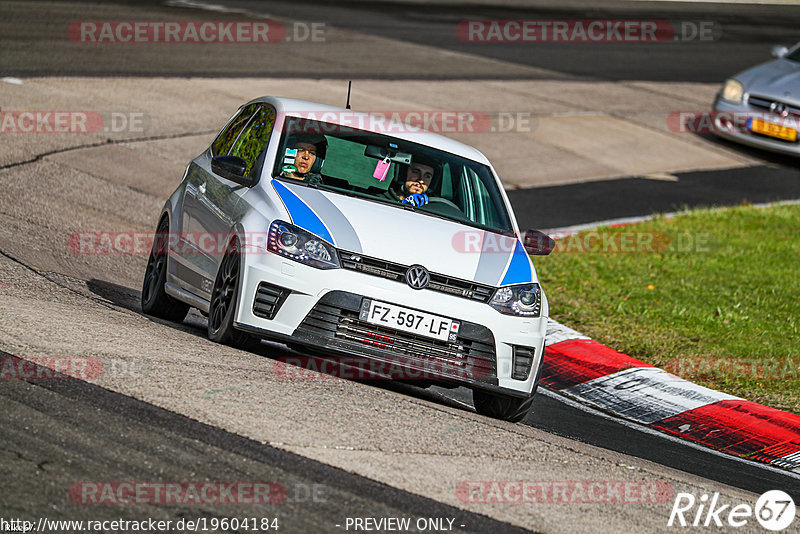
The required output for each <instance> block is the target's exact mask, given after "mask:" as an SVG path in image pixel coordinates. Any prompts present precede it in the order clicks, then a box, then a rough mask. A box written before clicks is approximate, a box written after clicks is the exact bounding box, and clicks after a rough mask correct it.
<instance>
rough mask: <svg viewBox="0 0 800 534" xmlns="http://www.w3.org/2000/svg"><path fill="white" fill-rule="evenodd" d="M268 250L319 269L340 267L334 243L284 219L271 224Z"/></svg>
mask: <svg viewBox="0 0 800 534" xmlns="http://www.w3.org/2000/svg"><path fill="white" fill-rule="evenodd" d="M267 250H269V251H270V252H274V253H275V254H278V255H279V256H283V257H284V258H289V259H290V260H294V261H297V262H300V263H305V264H306V265H310V266H311V267H316V268H317V269H338V268H339V255H338V254H337V253H336V248H334V246H333V245H331V244H330V243H328V242H327V241H325V240H323V239H322V238H320V237H318V236H315V235H314V234H312V233H311V232H307V231H306V230H303V229H302V228H298V227H297V226H295V225H293V224H289V223H285V222H283V221H274V222H273V223H272V224H271V225H269V237H268V238H267Z"/></svg>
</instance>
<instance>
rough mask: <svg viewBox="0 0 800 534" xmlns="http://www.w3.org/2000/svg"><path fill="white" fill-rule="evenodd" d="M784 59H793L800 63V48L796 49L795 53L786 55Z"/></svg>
mask: <svg viewBox="0 0 800 534" xmlns="http://www.w3.org/2000/svg"><path fill="white" fill-rule="evenodd" d="M783 57H784V59H791V60H792V61H797V62H798V63H800V46H799V47H797V48H795V49H794V52H792V53H791V54H786V55H785V56H783Z"/></svg>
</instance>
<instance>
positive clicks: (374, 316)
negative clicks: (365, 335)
mask: <svg viewBox="0 0 800 534" xmlns="http://www.w3.org/2000/svg"><path fill="white" fill-rule="evenodd" d="M359 318H360V319H361V320H362V321H366V322H368V323H370V324H375V325H379V326H385V327H386V328H394V329H395V330H402V331H403V332H409V333H411V334H417V335H419V336H425V337H432V338H434V339H440V340H442V341H455V340H456V338H457V336H458V328H459V326H460V325H461V323H459V322H458V321H454V320H452V319H448V318H446V317H440V316H438V315H433V314H432V313H426V312H421V311H418V310H411V309H409V308H404V307H402V306H398V305H396V304H388V303H386V302H380V301H377V300H372V299H364V300H363V301H362V302H361V311H360V313H359Z"/></svg>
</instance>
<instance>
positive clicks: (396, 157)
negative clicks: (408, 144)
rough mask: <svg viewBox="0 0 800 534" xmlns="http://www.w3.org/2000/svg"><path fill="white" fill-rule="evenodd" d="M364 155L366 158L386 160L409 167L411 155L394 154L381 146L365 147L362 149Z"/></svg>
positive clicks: (403, 153) (394, 152) (404, 153)
mask: <svg viewBox="0 0 800 534" xmlns="http://www.w3.org/2000/svg"><path fill="white" fill-rule="evenodd" d="M364 155H365V156H367V157H368V158H375V159H386V158H389V161H393V162H395V163H402V164H404V165H411V154H408V153H406V152H396V151H393V150H390V149H388V148H384V147H382V146H375V145H367V148H365V149H364Z"/></svg>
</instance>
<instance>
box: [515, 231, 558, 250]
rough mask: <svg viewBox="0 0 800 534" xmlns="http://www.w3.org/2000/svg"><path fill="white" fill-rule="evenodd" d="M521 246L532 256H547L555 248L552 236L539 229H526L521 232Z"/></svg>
mask: <svg viewBox="0 0 800 534" xmlns="http://www.w3.org/2000/svg"><path fill="white" fill-rule="evenodd" d="M522 246H523V248H525V252H527V253H528V254H532V255H534V256H547V255H548V254H550V253H551V252H553V249H554V248H556V242H555V241H554V240H553V238H552V237H550V236H549V235H547V234H545V233H544V232H540V231H539V230H526V231H525V232H524V233H523V234H522Z"/></svg>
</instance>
